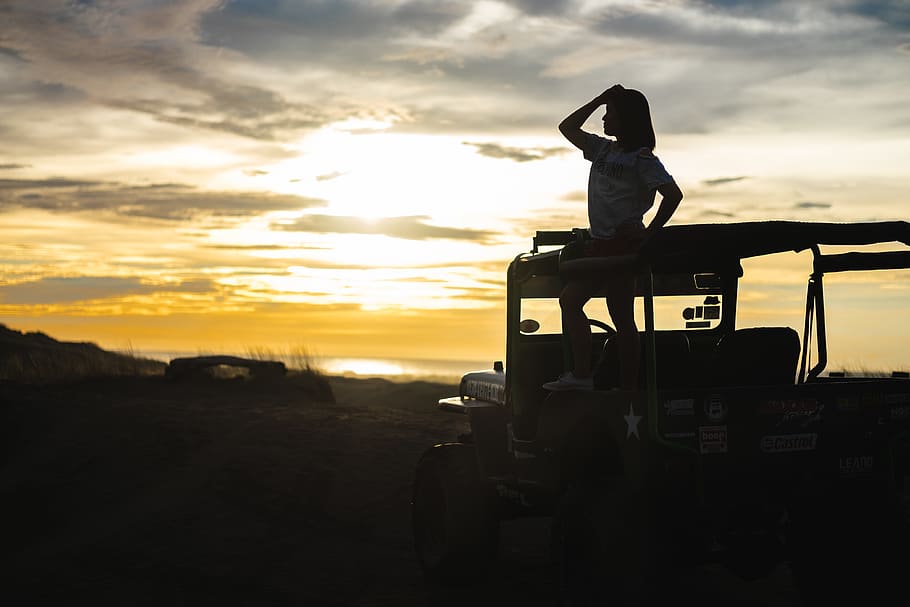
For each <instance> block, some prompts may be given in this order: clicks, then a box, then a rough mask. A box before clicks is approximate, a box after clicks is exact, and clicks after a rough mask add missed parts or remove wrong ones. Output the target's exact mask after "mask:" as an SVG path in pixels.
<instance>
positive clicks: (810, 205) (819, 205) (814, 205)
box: [793, 201, 831, 209]
mask: <svg viewBox="0 0 910 607" xmlns="http://www.w3.org/2000/svg"><path fill="white" fill-rule="evenodd" d="M793 208H795V209H830V208H831V203H828V202H811V201H803V202H797V203H796V204H794V205H793Z"/></svg>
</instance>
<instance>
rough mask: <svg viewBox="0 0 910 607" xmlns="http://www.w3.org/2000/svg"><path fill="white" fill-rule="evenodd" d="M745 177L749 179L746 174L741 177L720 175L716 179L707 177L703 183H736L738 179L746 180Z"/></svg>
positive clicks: (715, 184) (710, 184)
mask: <svg viewBox="0 0 910 607" xmlns="http://www.w3.org/2000/svg"><path fill="white" fill-rule="evenodd" d="M744 179H748V177H745V176H740V177H718V178H716V179H705V180H704V181H702V183H703V184H704V185H706V186H709V187H714V186H718V185H726V184H728V183H735V182H737V181H742V180H744Z"/></svg>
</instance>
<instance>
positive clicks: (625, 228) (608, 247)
mask: <svg viewBox="0 0 910 607" xmlns="http://www.w3.org/2000/svg"><path fill="white" fill-rule="evenodd" d="M644 237H645V229H644V228H643V227H641V226H638V225H634V224H624V225H621V226H619V228H617V229H616V235H615V236H614V237H613V238H594V239H591V240H589V241H588V242H586V243H585V250H584V256H585V257H609V256H610V255H628V254H630V253H635V252H637V251H638V248H639V247H640V246H641V242H642V240H644Z"/></svg>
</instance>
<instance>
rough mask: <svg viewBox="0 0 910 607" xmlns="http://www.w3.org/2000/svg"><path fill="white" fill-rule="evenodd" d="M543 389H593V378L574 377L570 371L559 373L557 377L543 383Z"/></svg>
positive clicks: (559, 390)
mask: <svg viewBox="0 0 910 607" xmlns="http://www.w3.org/2000/svg"><path fill="white" fill-rule="evenodd" d="M543 387H544V389H545V390H552V391H554V392H561V391H563V390H593V389H594V379H593V378H591V377H575V374H574V373H572V372H571V371H566V372H564V373H560V374H559V377H558V378H557V379H555V380H553V381H548V382H547V383H545V384H544V385H543Z"/></svg>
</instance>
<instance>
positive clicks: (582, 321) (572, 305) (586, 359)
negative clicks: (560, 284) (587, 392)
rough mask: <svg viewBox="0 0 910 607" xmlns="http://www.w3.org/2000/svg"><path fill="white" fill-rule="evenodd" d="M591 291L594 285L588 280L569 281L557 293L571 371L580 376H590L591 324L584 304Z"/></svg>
mask: <svg viewBox="0 0 910 607" xmlns="http://www.w3.org/2000/svg"><path fill="white" fill-rule="evenodd" d="M593 293H594V285H593V284H592V283H591V282H590V281H571V282H569V283H568V284H567V285H566V286H565V287H564V288H563V290H562V293H560V295H559V306H560V308H562V322H563V327H564V328H563V330H564V331H565V333H566V336H567V337H568V338H569V343H570V344H571V346H572V361H573V362H574V368H573V369H572V373H573V374H574V375H575V377H580V378H583V377H590V376H591V347H592V346H591V325H589V324H588V317H587V316H585V312H584V306H585V304H586V303H588V300H590V299H591V295H593Z"/></svg>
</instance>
